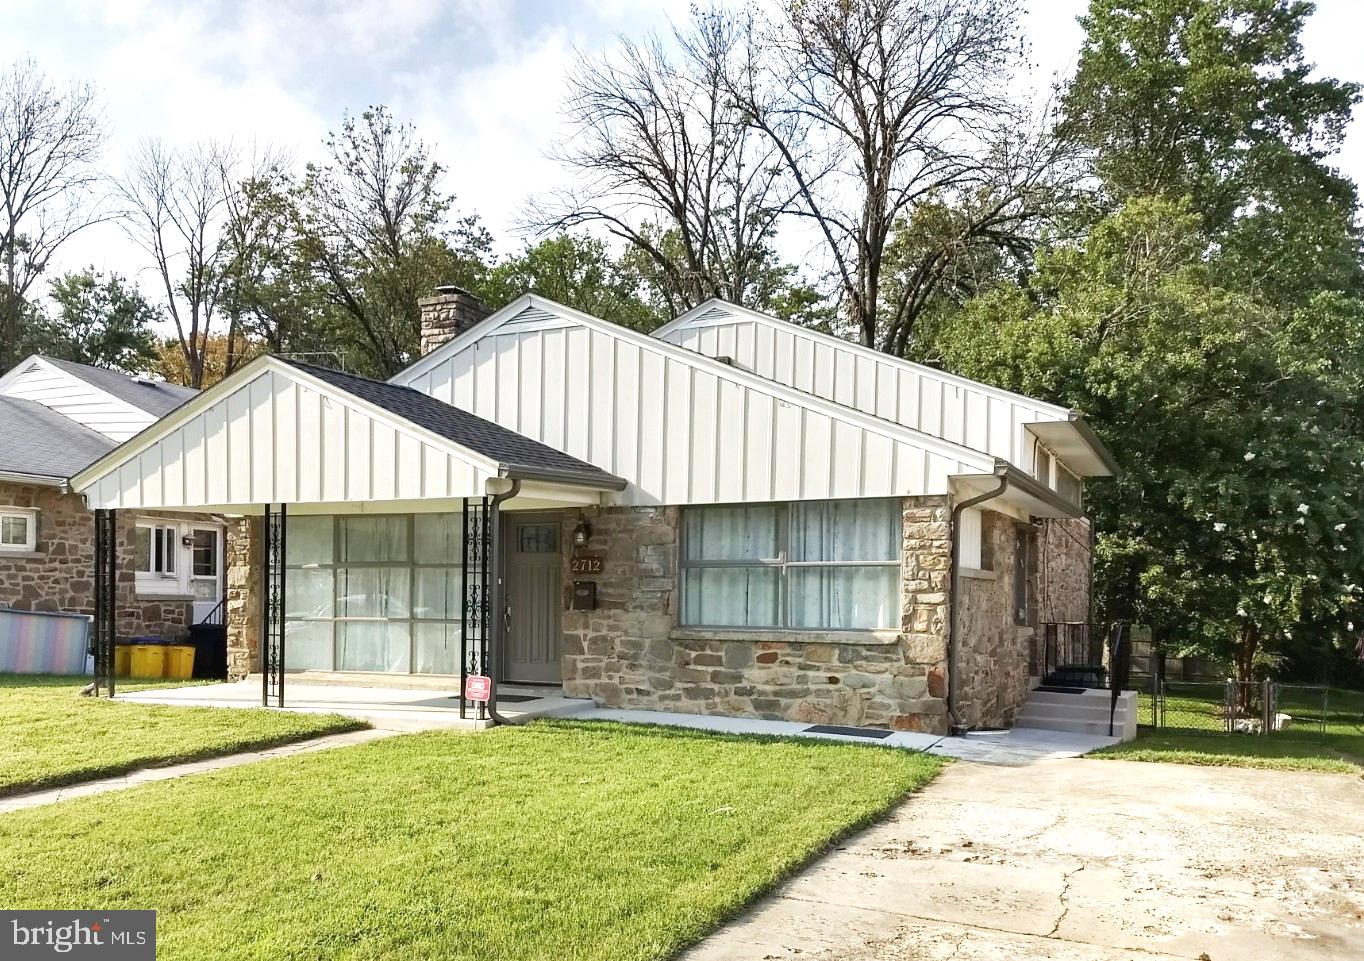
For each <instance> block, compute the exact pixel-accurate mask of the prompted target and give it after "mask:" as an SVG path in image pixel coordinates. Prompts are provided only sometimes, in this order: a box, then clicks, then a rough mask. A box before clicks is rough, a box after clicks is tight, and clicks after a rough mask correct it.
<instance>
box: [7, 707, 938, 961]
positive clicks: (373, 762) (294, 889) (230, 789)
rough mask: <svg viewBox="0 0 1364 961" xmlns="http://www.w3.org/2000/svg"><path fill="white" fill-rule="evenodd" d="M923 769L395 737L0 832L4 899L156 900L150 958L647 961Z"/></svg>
mask: <svg viewBox="0 0 1364 961" xmlns="http://www.w3.org/2000/svg"><path fill="white" fill-rule="evenodd" d="M941 763H942V762H941V761H939V760H938V759H936V758H933V757H929V756H927V755H918V754H911V753H908V752H905V751H902V750H894V749H888V748H877V747H864V746H861V745H843V744H829V743H821V742H816V741H781V740H775V739H755V738H741V737H736V736H727V735H714V734H706V733H702V732H697V731H684V730H680V729H673V728H653V727H638V726H635V727H630V726H625V725H617V724H604V723H588V722H577V723H574V722H569V721H558V722H546V721H542V722H537V723H534V724H531V725H528V726H526V727H519V728H500V729H494V730H492V731H489V732H486V733H483V734H477V735H469V734H458V733H450V732H436V733H428V734H415V735H404V736H399V737H393V738H387V739H385V740H382V741H377V742H373V743H369V744H365V745H360V746H355V747H349V748H339V749H335V750H331V751H324V752H320V753H316V754H310V755H300V756H296V757H290V758H280V759H275V760H271V761H265V762H261V763H259V764H252V765H247V766H244V767H238V768H233V769H230V770H224V771H218V772H213V773H210V774H205V775H200V776H196V777H193V778H184V779H179V780H175V781H162V782H158V783H155V784H148V785H144V786H142V787H139V788H135V789H132V790H129V791H123V792H117V793H114V794H105V795H98V796H93V797H88V798H80V799H76V800H73V801H69V802H62V803H60V804H57V805H52V806H49V807H46V808H35V809H31V810H28V811H20V812H16V813H14V814H9V815H5V816H3V817H0V850H4V851H5V852H6V858H5V860H6V870H5V871H0V904H3V905H4V906H5V907H6V908H58V907H64V908H101V909H114V908H153V909H156V910H157V911H158V912H159V914H158V917H157V925H158V933H157V942H158V943H157V949H158V954H157V957H158V958H164V959H168V961H191V959H193V961H210V959H212V961H219V959H257V958H270V959H272V961H286V959H298V961H302V959H309V961H312V959H341V958H344V959H381V958H402V959H404V961H420V959H436V958H440V959H470V961H472V959H478V961H499V959H500V961H536V959H552V961H579V959H602V961H606V959H610V961H627V959H645V958H653V959H662V958H667V957H670V956H671V955H672V954H673V953H674V952H676V951H677V950H678V949H679V948H680V947H682V946H684V945H686V944H687V943H689V942H691V941H694V940H696V939H697V938H699V937H700V936H702V935H703V934H705V933H706V932H707V931H709V930H711V929H712V928H713V927H714V926H715V925H716V924H717V923H718V922H720V921H721V920H723V919H725V918H727V917H729V916H731V915H733V914H734V913H735V912H737V911H738V910H739V909H740V908H741V907H742V906H743V905H744V904H745V903H746V902H748V901H749V900H751V899H752V898H753V897H754V896H755V895H756V894H758V893H759V892H761V891H763V890H764V889H766V888H768V887H770V886H771V885H772V884H773V883H774V882H776V881H778V880H779V879H780V878H782V877H783V876H785V875H787V874H788V873H790V872H791V871H792V870H794V869H795V868H797V867H798V866H800V865H801V864H803V863H804V862H805V861H807V860H808V859H809V858H810V857H811V856H813V855H814V854H816V853H817V852H820V851H822V850H824V849H825V848H826V847H828V846H829V844H830V842H831V841H832V840H834V839H836V838H838V837H840V836H841V835H844V834H846V833H848V832H849V831H851V830H853V829H855V828H857V827H859V826H862V825H865V824H867V823H868V822H870V821H872V820H873V819H875V818H876V817H877V816H878V815H880V814H882V813H883V812H884V811H886V810H887V809H888V808H889V807H890V806H891V805H893V804H894V803H895V802H896V801H897V800H899V799H900V798H901V797H903V796H904V795H905V793H906V792H908V791H911V790H914V789H915V788H917V787H920V786H921V785H923V784H925V783H926V782H927V781H928V780H929V779H931V778H932V777H933V775H934V774H935V773H936V772H937V771H938V770H939V768H940V766H941Z"/></svg>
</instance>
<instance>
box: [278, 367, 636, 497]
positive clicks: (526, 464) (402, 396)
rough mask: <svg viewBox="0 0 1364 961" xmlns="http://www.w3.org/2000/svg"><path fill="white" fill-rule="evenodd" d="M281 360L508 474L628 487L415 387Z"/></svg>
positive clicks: (580, 462)
mask: <svg viewBox="0 0 1364 961" xmlns="http://www.w3.org/2000/svg"><path fill="white" fill-rule="evenodd" d="M279 360H281V361H283V362H284V363H286V364H288V365H289V366H291V367H296V368H298V369H299V370H301V371H303V372H304V373H307V374H311V375H312V376H313V377H316V378H317V379H318V380H322V381H326V382H327V383H328V384H331V385H332V386H333V387H337V388H340V389H341V390H344V391H345V392H346V393H348V394H352V395H354V396H356V397H359V398H361V399H362V400H366V401H369V402H370V403H371V404H373V405H375V406H376V407H381V408H383V409H384V410H386V411H388V412H389V413H391V414H396V415H398V416H399V417H401V418H403V419H404V420H406V421H409V422H410V423H413V424H416V425H418V426H419V427H424V428H426V429H427V430H429V431H431V433H433V434H438V435H440V436H441V437H444V438H446V439H447V440H452V441H454V442H455V443H456V444H459V445H460V446H462V447H467V448H468V449H469V450H472V451H477V452H478V453H480V454H483V455H484V456H485V457H489V458H491V459H492V460H494V461H496V462H498V463H499V464H500V465H502V466H503V467H504V468H509V469H512V470H513V471H515V470H516V469H517V468H520V469H521V473H525V472H528V471H538V472H542V473H544V474H545V475H546V476H549V475H552V474H563V475H565V476H574V475H576V476H580V477H581V478H583V479H588V478H594V479H596V480H597V481H600V482H601V483H602V484H603V485H605V486H607V487H620V486H623V484H624V482H623V481H620V479H619V478H617V477H615V476H614V475H612V474H609V473H607V472H606V471H604V470H602V469H601V468H599V467H594V466H593V465H591V464H588V463H586V462H585V461H581V460H578V458H576V457H571V456H569V455H568V454H565V453H564V452H563V451H560V450H555V449H554V448H553V447H549V446H547V445H545V444H541V443H540V442H538V441H534V440H531V439H530V438H529V437H526V436H524V435H523V434H518V433H516V432H515V431H512V430H508V429H507V428H505V427H502V426H500V425H498V424H494V423H493V422H492V421H490V420H484V419H483V418H482V417H477V416H475V415H474V414H471V413H469V412H468V411H466V410H460V409H459V408H458V407H453V406H451V405H450V404H447V403H445V402H444V401H441V400H437V399H436V398H434V397H431V396H430V395H428V394H423V393H422V392H421V391H419V390H413V389H412V388H411V387H403V386H400V385H398V384H392V383H387V382H385V381H381V380H371V379H370V378H368V377H361V376H360V375H359V374H348V373H346V372H344V371H339V370H333V369H332V368H330V367H319V366H317V365H315V364H308V363H304V362H303V361H299V360H293V359H291V358H288V357H280V358H279Z"/></svg>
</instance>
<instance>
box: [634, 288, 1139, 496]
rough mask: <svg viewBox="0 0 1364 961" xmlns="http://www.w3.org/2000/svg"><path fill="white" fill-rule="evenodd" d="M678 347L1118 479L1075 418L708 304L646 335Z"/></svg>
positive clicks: (886, 413) (1017, 455)
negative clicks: (1044, 450)
mask: <svg viewBox="0 0 1364 961" xmlns="http://www.w3.org/2000/svg"><path fill="white" fill-rule="evenodd" d="M652 336H653V337H655V338H658V339H660V340H664V341H667V342H669V343H672V344H674V345H676V346H679V347H684V348H686V349H689V350H694V351H696V352H698V353H703V354H707V355H711V356H719V355H727V356H730V357H732V359H733V360H734V361H735V362H736V363H737V364H739V365H741V366H743V367H745V368H746V369H749V370H752V371H753V372H754V373H757V374H758V375H760V376H763V377H767V378H771V379H773V380H776V381H777V382H779V383H783V384H787V385H789V386H793V387H796V388H798V389H800V390H803V391H806V392H808V393H812V394H815V395H817V396H820V397H825V398H826V399H829V400H833V401H835V402H837V403H840V404H843V405H845V406H848V407H853V408H856V409H857V410H861V411H863V412H865V413H868V414H872V415H874V416H876V417H881V418H884V419H887V420H890V421H893V422H894V423H898V424H902V425H904V426H907V427H911V428H914V429H919V430H924V431H926V432H927V433H929V434H930V435H932V436H934V437H941V438H943V439H944V440H948V441H952V442H959V443H962V444H964V445H966V446H968V447H971V448H972V449H975V450H979V451H983V452H985V453H989V454H991V455H992V456H996V457H1001V458H1003V459H1005V460H1008V461H1010V462H1011V463H1014V464H1016V465H1018V466H1020V467H1023V468H1029V467H1030V466H1031V464H1032V459H1033V450H1032V449H1031V448H1032V446H1033V445H1034V444H1035V443H1036V442H1037V441H1039V440H1040V441H1041V442H1042V443H1043V444H1044V445H1046V446H1048V447H1050V448H1052V451H1053V453H1056V454H1059V455H1061V457H1062V459H1063V460H1064V461H1065V462H1066V463H1067V464H1068V466H1069V467H1070V468H1072V469H1073V470H1075V471H1077V472H1078V473H1081V474H1083V475H1086V476H1107V475H1113V474H1116V473H1118V466H1117V463H1116V462H1115V461H1114V459H1113V456H1112V455H1111V454H1110V453H1109V451H1108V449H1107V448H1106V447H1105V446H1104V444H1103V442H1102V441H1100V440H1099V438H1098V437H1097V436H1096V435H1095V434H1094V432H1093V431H1092V430H1090V429H1089V427H1088V425H1087V424H1085V423H1084V421H1083V419H1082V418H1081V417H1080V416H1079V415H1078V414H1077V413H1076V412H1075V411H1072V410H1070V409H1069V408H1066V407H1061V406H1059V405H1057V404H1051V403H1047V402H1045V401H1041V400H1037V399H1036V398H1032V397H1028V396H1026V395H1023V394H1018V393H1015V392H1013V391H1009V390H1004V389H1002V388H999V387H993V386H991V385H989V384H985V383H981V382H979V381H974V380H971V379H970V378H967V377H962V376H960V375H958V374H952V373H949V372H947V371H944V370H939V369H938V368H935V367H929V366H926V365H924V364H916V363H914V362H913V361H909V360H905V359H903V358H900V357H895V356H893V355H891V354H887V353H884V352H883V351H879V350H873V349H872V348H870V347H865V346H863V345H862V344H858V343H854V342H853V341H849V340H844V339H843V338H841V337H835V336H833V335H831V334H826V333H822V332H820V331H817V330H812V329H810V328H808V327H803V326H801V325H800V324H796V323H793V322H791V321H788V320H782V319H781V318H779V317H773V316H771V315H769V314H765V313H762V312H761V311H757V310H753V309H752V308H749V307H740V306H738V305H736V304H731V303H729V302H728V301H724V300H719V299H716V298H712V299H711V300H708V301H706V302H705V303H703V304H701V305H700V306H697V307H694V308H692V309H691V310H689V311H687V312H686V313H684V314H682V315H681V316H679V317H677V318H676V319H674V320H672V321H670V322H668V323H666V324H664V325H663V326H662V327H660V328H658V329H657V330H655V331H653V332H652Z"/></svg>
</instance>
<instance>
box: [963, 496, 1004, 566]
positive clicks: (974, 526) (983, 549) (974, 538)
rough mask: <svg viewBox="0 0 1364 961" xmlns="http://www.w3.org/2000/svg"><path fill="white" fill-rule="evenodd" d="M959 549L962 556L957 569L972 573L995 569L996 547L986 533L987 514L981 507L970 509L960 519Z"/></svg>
mask: <svg viewBox="0 0 1364 961" xmlns="http://www.w3.org/2000/svg"><path fill="white" fill-rule="evenodd" d="M958 524H959V525H960V528H961V529H960V530H959V531H958V532H957V547H958V550H959V551H960V554H959V556H958V558H957V567H959V568H965V569H966V570H972V571H992V570H994V568H995V557H994V549H993V548H994V545H992V544H991V543H990V538H989V536H988V535H987V534H986V533H985V514H984V513H983V512H982V511H981V509H980V508H979V507H968V508H966V510H964V511H962V512H961V516H960V517H959V518H958Z"/></svg>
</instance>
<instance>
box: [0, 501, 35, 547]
mask: <svg viewBox="0 0 1364 961" xmlns="http://www.w3.org/2000/svg"><path fill="white" fill-rule="evenodd" d="M37 519H38V518H37V514H36V512H34V511H29V510H9V509H5V510H0V551H12V552H20V551H22V552H25V553H29V552H32V551H34V550H37V547H38V523H37Z"/></svg>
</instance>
